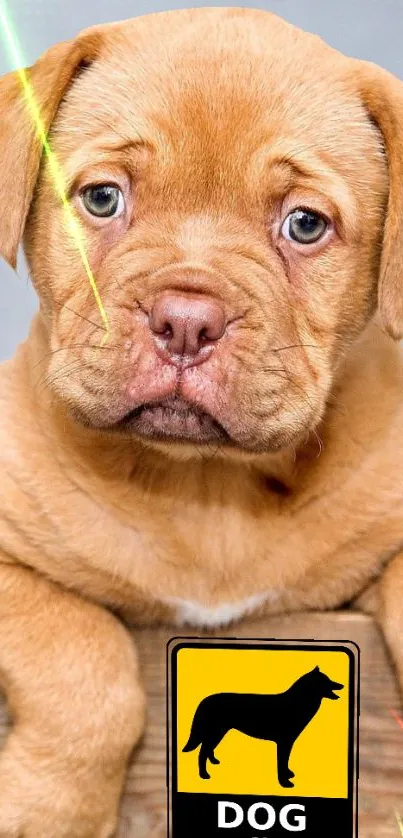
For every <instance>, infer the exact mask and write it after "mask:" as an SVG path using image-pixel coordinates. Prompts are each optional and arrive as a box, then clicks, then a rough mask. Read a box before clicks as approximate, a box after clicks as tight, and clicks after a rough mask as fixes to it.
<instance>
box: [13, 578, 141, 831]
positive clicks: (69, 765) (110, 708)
mask: <svg viewBox="0 0 403 838" xmlns="http://www.w3.org/2000/svg"><path fill="white" fill-rule="evenodd" d="M0 675H1V684H2V688H4V690H5V692H6V696H7V699H8V704H9V709H10V713H11V717H12V721H13V723H14V724H13V727H12V730H11V733H10V735H9V737H8V739H7V741H6V744H5V747H4V749H3V751H2V752H1V753H0V838H17V836H18V838H22V836H23V838H110V836H111V835H112V834H113V832H114V829H115V827H116V820H117V812H118V804H119V798H120V794H121V790H122V785H123V780H124V774H125V768H126V764H127V760H128V757H129V755H130V751H131V750H132V748H133V746H134V744H135V743H136V741H137V739H138V738H139V736H140V733H141V730H142V726H143V716H144V699H143V693H142V690H141V688H140V685H139V679H138V669H137V661H136V656H135V652H134V649H133V645H132V643H131V640H130V637H129V635H128V634H127V632H126V631H125V629H124V628H123V626H122V625H121V624H120V623H119V622H118V620H116V619H115V618H114V617H113V616H112V615H111V614H109V613H108V612H107V611H105V610H104V609H102V608H100V607H98V606H96V605H93V604H91V603H88V602H86V601H84V600H81V599H80V598H79V597H77V596H75V595H74V594H71V593H69V592H66V591H63V590H61V589H59V588H58V587H57V586H56V585H53V584H52V583H51V582H48V581H47V580H45V579H44V578H43V577H41V576H38V575H37V574H35V573H33V572H31V571H30V570H26V569H23V568H20V567H16V566H12V565H9V564H8V565H7V564H0Z"/></svg>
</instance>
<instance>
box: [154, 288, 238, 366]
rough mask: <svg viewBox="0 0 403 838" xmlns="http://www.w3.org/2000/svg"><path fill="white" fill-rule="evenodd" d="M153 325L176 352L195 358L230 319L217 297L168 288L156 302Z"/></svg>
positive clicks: (216, 337) (224, 327) (167, 349)
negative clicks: (170, 290)
mask: <svg viewBox="0 0 403 838" xmlns="http://www.w3.org/2000/svg"><path fill="white" fill-rule="evenodd" d="M149 323H150V329H151V331H152V332H153V334H154V335H155V336H156V337H157V338H158V341H159V343H161V341H162V344H163V347H164V349H165V350H166V351H167V352H169V354H170V355H174V356H187V357H190V358H195V357H196V356H197V355H198V353H199V352H200V350H201V349H202V348H203V347H205V346H209V345H211V344H214V343H216V342H217V341H218V340H220V338H221V337H222V336H223V334H224V332H225V329H226V326H227V320H226V316H225V312H224V309H223V307H222V305H221V304H220V303H219V302H218V300H215V299H213V298H212V297H206V296H202V295H198V296H196V295H190V294H179V293H173V292H169V293H167V292H165V293H163V294H161V295H160V296H159V297H157V299H156V300H155V302H154V305H153V307H152V310H151V312H150V315H149Z"/></svg>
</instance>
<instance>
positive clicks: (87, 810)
mask: <svg viewBox="0 0 403 838" xmlns="http://www.w3.org/2000/svg"><path fill="white" fill-rule="evenodd" d="M118 800H119V794H118V793H117V792H116V790H115V789H112V790H111V789H110V788H109V787H102V786H101V785H100V786H99V787H98V788H96V789H94V787H91V788H89V786H88V783H87V782H85V781H84V782H83V783H82V787H81V788H80V782H77V780H76V779H75V778H73V777H71V778H69V777H66V776H65V775H64V774H63V767H62V766H59V771H58V772H55V771H52V774H49V773H45V772H42V771H41V770H38V771H37V772H36V773H35V769H34V770H33V771H31V770H29V769H28V768H27V766H25V765H23V764H21V765H18V766H15V765H14V766H13V765H10V764H9V762H8V761H7V764H5V761H4V760H0V838H113V836H114V835H115V830H116V825H117V809H118Z"/></svg>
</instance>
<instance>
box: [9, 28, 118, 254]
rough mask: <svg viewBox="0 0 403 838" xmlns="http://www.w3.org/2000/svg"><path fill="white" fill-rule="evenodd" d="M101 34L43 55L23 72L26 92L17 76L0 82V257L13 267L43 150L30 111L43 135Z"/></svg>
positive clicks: (94, 52) (92, 55) (87, 32)
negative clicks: (39, 125) (27, 88)
mask: <svg viewBox="0 0 403 838" xmlns="http://www.w3.org/2000/svg"><path fill="white" fill-rule="evenodd" d="M102 30H103V27H93V28H91V29H88V30H85V31H84V32H83V33H81V34H80V35H79V36H78V37H77V38H76V39H75V40H73V41H68V42H65V43H62V44H58V45H57V46H55V47H52V48H51V49H50V50H48V51H47V52H46V53H45V54H44V55H43V56H42V57H41V58H40V59H39V60H38V61H37V62H36V64H34V65H33V66H32V67H30V68H29V69H27V70H25V78H26V80H27V82H28V85H29V91H28V92H27V90H26V87H24V84H23V81H22V78H21V74H20V73H19V72H14V73H9V74H8V75H6V76H3V78H1V79H0V113H1V124H0V207H1V209H0V254H1V255H2V256H3V257H4V258H5V259H6V261H7V262H9V264H10V265H11V266H12V267H14V268H15V265H16V260H17V250H18V245H19V243H20V241H21V238H22V234H23V231H24V226H25V221H26V218H27V215H28V210H29V206H30V203H31V200H32V197H33V193H34V189H35V184H36V179H37V176H38V171H39V165H40V161H41V155H42V151H43V141H42V138H41V137H40V136H39V132H38V128H37V125H36V124H35V118H34V113H33V111H34V110H36V112H37V113H38V114H39V115H40V119H41V123H42V127H43V131H44V133H45V135H46V134H47V132H48V131H49V128H50V126H51V124H52V121H53V119H54V117H55V115H56V111H57V108H58V106H59V104H60V102H61V99H62V98H63V96H64V94H65V92H66V90H67V88H68V86H69V84H70V83H71V82H72V80H73V78H74V75H75V73H76V72H77V71H78V69H79V68H80V66H81V65H87V64H90V63H91V62H92V61H93V60H94V59H95V58H96V57H97V56H98V55H99V53H100V50H101V44H102V42H103V31H102Z"/></svg>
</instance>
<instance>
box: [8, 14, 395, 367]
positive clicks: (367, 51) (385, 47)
mask: <svg viewBox="0 0 403 838" xmlns="http://www.w3.org/2000/svg"><path fill="white" fill-rule="evenodd" d="M4 2H6V3H7V7H8V9H9V12H10V15H11V18H12V21H13V23H14V29H15V32H16V33H17V34H18V40H19V43H20V47H21V52H22V55H23V57H24V61H25V63H26V64H27V65H29V64H31V63H32V62H34V61H35V60H36V58H38V56H39V55H40V54H41V53H42V52H43V51H44V50H45V49H47V48H48V47H49V46H51V45H52V44H53V43H56V42H57V41H62V40H66V39H68V38H71V37H73V36H74V35H75V34H76V33H77V32H78V31H79V30H80V29H84V28H85V27H86V26H91V25H92V24H94V23H106V22H107V21H112V20H119V19H124V18H128V17H135V16H137V15H142V14H146V13H149V12H157V11H164V10H166V9H172V8H178V9H180V8H186V7H188V6H193V7H199V6H219V5H221V6H251V7H254V8H259V9H267V10H269V11H272V12H276V13H278V14H280V15H282V16H283V17H284V18H286V19H287V20H289V21H291V23H294V24H296V25H297V26H301V27H302V28H303V29H307V30H310V31H311V32H316V33H317V34H319V35H321V36H322V37H323V38H324V39H325V40H326V41H328V43H330V44H331V45H332V46H334V47H336V48H337V49H340V50H342V52H345V53H347V54H348V55H352V56H356V57H357V58H364V59H367V60H370V61H375V62H377V63H378V64H382V65H383V66H384V67H386V68H387V69H388V70H391V71H392V72H394V73H396V75H398V76H400V78H403V48H402V44H403V0H263V2H259V0H254V2H251V3H248V2H246V0H243V2H238V3H237V2H236V0H235V1H234V0H233V1H232V2H229V3H218V2H213V3H208V2H206V0H204V2H201V3H197V2H192V0H189V2H178V0H176V2H175V0H171V2H169V1H168V0H165V2H164V0H161V2H158V0H149V2H146V0H68V2H66V0H4ZM11 69H14V66H13V65H12V63H11V59H10V56H9V54H8V53H7V51H6V48H5V45H4V41H3V40H1V41H0V75H1V74H3V73H5V72H8V71H9V70H11ZM0 119H1V116H0ZM2 210H5V211H7V209H6V208H2ZM36 306H37V300H36V296H35V293H34V291H33V290H32V287H31V285H30V282H29V278H28V272H27V268H26V266H25V263H24V260H23V258H21V259H20V261H19V265H18V272H17V275H16V274H15V273H14V272H13V271H12V270H11V269H10V268H9V267H8V266H7V265H6V264H5V263H4V262H2V261H1V259H0V360H2V359H5V358H9V357H10V355H12V354H13V352H14V349H15V347H16V346H17V344H18V343H19V342H20V341H21V340H23V339H24V337H25V336H26V334H27V331H28V327H29V322H30V320H31V317H32V315H33V313H34V311H35V309H36Z"/></svg>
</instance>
